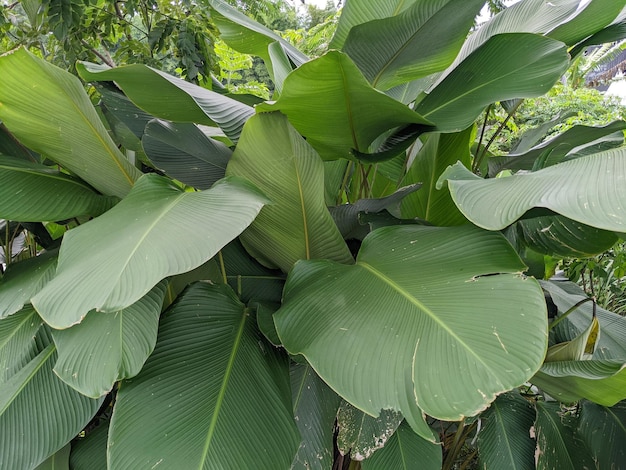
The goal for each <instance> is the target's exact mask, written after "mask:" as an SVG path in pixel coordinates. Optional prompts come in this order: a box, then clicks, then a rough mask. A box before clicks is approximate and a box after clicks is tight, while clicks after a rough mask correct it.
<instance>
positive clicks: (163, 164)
mask: <svg viewBox="0 0 626 470" xmlns="http://www.w3.org/2000/svg"><path fill="white" fill-rule="evenodd" d="M141 142H142V144H143V149H144V151H145V152H146V155H147V156H148V158H149V159H150V161H151V162H152V163H154V164H155V166H156V167H157V168H159V169H161V170H163V171H164V172H165V173H166V174H167V175H169V176H171V177H172V178H176V179H177V180H179V181H182V182H183V183H185V184H188V185H190V186H193V187H195V188H198V189H208V188H210V187H211V186H213V184H214V183H215V182H216V181H217V180H219V179H220V178H222V177H223V176H224V173H225V171H226V164H227V163H228V159H229V158H230V156H231V155H232V153H233V152H232V150H230V149H229V148H228V147H227V146H226V145H224V144H223V143H221V142H219V141H217V140H214V139H211V138H210V137H208V136H207V135H206V134H205V133H204V132H202V130H201V129H200V128H199V127H198V126H196V125H194V124H190V123H173V122H167V121H162V120H154V121H151V122H150V123H149V124H148V125H147V126H146V129H145V134H144V136H143V138H142V140H141Z"/></svg>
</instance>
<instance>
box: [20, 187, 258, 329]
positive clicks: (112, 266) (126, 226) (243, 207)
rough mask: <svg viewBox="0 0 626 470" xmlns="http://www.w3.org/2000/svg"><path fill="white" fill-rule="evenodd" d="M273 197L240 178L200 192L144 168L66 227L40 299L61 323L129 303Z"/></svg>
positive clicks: (48, 317)
mask: <svg viewBox="0 0 626 470" xmlns="http://www.w3.org/2000/svg"><path fill="white" fill-rule="evenodd" d="M266 201H267V200H266V199H265V197H264V196H262V195H261V194H260V193H259V192H258V190H257V189H256V188H253V187H252V186H251V185H250V184H249V183H247V182H244V181H243V180H240V179H237V178H230V179H227V180H222V181H221V182H220V183H217V184H215V185H214V186H213V187H212V188H211V189H208V190H206V191H201V192H193V193H192V192H183V191H181V190H180V189H179V188H178V187H176V186H175V185H174V184H172V182H171V181H170V180H168V179H166V178H162V177H160V176H157V175H144V176H143V177H142V178H141V179H140V180H139V181H138V182H137V184H136V185H135V187H134V188H133V190H132V191H131V193H130V194H129V195H128V196H127V197H126V198H125V199H124V200H122V202H120V203H119V204H118V205H117V206H115V207H114V208H113V209H111V210H110V211H108V212H106V213H105V214H103V215H101V216H100V217H98V218H96V219H94V220H91V221H89V222H87V223H86V224H83V225H81V226H80V227H77V228H75V229H73V230H70V231H69V232H67V233H66V234H65V236H64V238H63V244H62V245H61V251H60V254H59V263H58V267H57V273H56V276H55V278H54V279H52V281H50V282H49V283H48V284H47V285H46V287H44V289H43V290H42V291H40V292H39V293H38V294H37V295H36V296H35V297H33V298H32V303H33V305H34V306H35V308H36V309H37V311H38V312H39V314H40V315H42V317H43V318H44V320H45V321H46V323H48V324H49V325H50V326H52V327H53V328H56V329H63V328H67V327H69V326H71V325H74V324H76V323H80V322H81V320H82V319H83V318H84V316H85V315H86V314H87V312H89V311H90V310H93V309H96V310H98V311H102V312H117V311H119V310H123V309H125V308H126V307H128V306H130V305H132V304H133V303H135V302H136V301H138V300H139V299H140V298H141V297H143V296H144V295H145V294H146V293H147V292H148V291H149V290H150V289H152V287H154V286H155V285H156V284H157V283H158V282H159V281H160V280H161V279H163V278H165V277H167V276H172V275H174V274H180V273H184V272H187V271H190V270H192V269H194V268H197V267H198V266H200V265H201V264H203V263H205V262H206V261H208V260H209V259H211V258H212V257H213V256H214V255H215V254H216V253H217V252H218V251H219V250H220V249H221V248H222V247H223V246H224V245H226V244H227V243H228V242H230V241H231V240H232V239H233V238H235V237H237V236H238V235H239V234H240V233H241V232H242V231H243V230H244V229H245V228H246V227H247V226H248V225H250V223H251V222H252V220H254V218H255V217H256V215H257V214H258V213H259V211H260V210H261V208H262V207H263V205H264V204H265V202H266ZM95 246H97V247H98V249H97V250H94V247H95Z"/></svg>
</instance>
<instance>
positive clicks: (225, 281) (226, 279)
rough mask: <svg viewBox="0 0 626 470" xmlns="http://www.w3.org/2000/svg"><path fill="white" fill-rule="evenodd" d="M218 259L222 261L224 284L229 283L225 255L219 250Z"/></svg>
mask: <svg viewBox="0 0 626 470" xmlns="http://www.w3.org/2000/svg"><path fill="white" fill-rule="evenodd" d="M217 259H218V260H219V262H220V271H222V279H223V280H224V284H228V277H227V276H226V265H225V264H224V257H223V256H222V252H221V251H218V252H217Z"/></svg>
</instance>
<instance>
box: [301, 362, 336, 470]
mask: <svg viewBox="0 0 626 470" xmlns="http://www.w3.org/2000/svg"><path fill="white" fill-rule="evenodd" d="M290 376H291V395H292V399H293V416H294V418H295V420H296V425H297V426H298V430H299V431H300V436H301V437H302V442H301V443H300V448H299V449H298V453H297V454H296V456H295V457H294V459H293V462H292V464H291V468H292V469H302V470H310V469H317V470H321V469H326V468H331V467H332V463H333V459H334V453H333V432H334V427H335V417H336V415H337V409H338V408H339V403H340V401H341V399H340V398H339V395H337V394H336V393H335V392H333V391H332V390H331V389H330V387H328V385H326V384H325V383H324V382H323V381H322V379H320V378H319V377H318V376H317V374H316V373H315V371H314V370H313V368H312V367H311V366H310V365H308V364H306V365H305V364H293V365H292V366H291V368H290Z"/></svg>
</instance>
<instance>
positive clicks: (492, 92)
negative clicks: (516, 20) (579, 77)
mask: <svg viewBox="0 0 626 470" xmlns="http://www.w3.org/2000/svg"><path fill="white" fill-rule="evenodd" d="M512 50H514V51H515V54H511V51H512ZM568 65H569V56H568V55H567V50H566V48H565V45H564V44H563V43H561V42H559V41H555V40H552V39H549V38H545V37H542V36H538V35H534V34H527V33H510V34H500V35H497V36H494V37H492V38H490V39H488V40H487V41H486V42H485V43H484V44H483V45H481V46H480V47H478V48H477V49H476V50H475V51H473V52H472V53H471V54H470V55H468V56H467V57H466V58H465V59H464V60H463V62H461V63H460V64H459V65H458V66H457V67H456V68H454V69H453V70H452V71H450V73H449V74H448V75H446V76H445V78H443V79H442V81H441V82H440V83H439V84H437V85H436V86H435V87H434V88H433V89H432V91H431V92H430V93H429V94H428V95H427V96H426V97H425V98H424V99H423V100H422V101H420V102H419V103H418V104H417V105H416V106H415V111H416V112H417V113H419V114H421V115H422V116H423V117H424V118H426V119H428V120H429V121H431V122H433V123H434V124H435V125H436V126H437V129H438V130H440V131H442V132H456V131H460V130H463V129H465V128H467V127H468V126H470V125H471V124H472V123H473V122H474V120H475V119H476V117H477V116H478V115H479V114H480V113H481V112H482V110H483V108H484V107H485V106H487V105H489V104H491V103H493V102H495V101H502V100H507V99H513V98H530V97H533V96H540V95H542V94H544V93H546V92H547V91H548V90H550V88H552V85H554V83H555V82H556V81H557V80H558V79H559V78H560V77H561V75H562V74H563V72H565V70H566V69H567V67H568Z"/></svg>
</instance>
